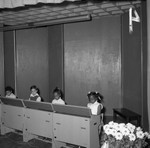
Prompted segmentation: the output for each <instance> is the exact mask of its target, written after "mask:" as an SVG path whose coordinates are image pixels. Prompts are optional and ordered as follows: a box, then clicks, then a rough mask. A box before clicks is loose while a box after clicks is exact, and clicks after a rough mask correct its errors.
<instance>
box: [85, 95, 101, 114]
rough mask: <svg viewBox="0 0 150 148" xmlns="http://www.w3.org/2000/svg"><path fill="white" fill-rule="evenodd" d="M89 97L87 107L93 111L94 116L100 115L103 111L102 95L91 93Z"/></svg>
mask: <svg viewBox="0 0 150 148" xmlns="http://www.w3.org/2000/svg"><path fill="white" fill-rule="evenodd" d="M87 96H88V99H89V103H88V104H87V107H88V108H90V109H91V113H92V114H93V115H99V114H100V113H101V110H102V109H103V105H102V104H101V100H102V98H103V97H102V95H101V94H100V93H98V92H89V93H88V94H87Z"/></svg>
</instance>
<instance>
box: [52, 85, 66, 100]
mask: <svg viewBox="0 0 150 148" xmlns="http://www.w3.org/2000/svg"><path fill="white" fill-rule="evenodd" d="M54 93H58V94H59V95H60V97H61V98H63V97H64V94H63V92H62V90H61V89H60V88H58V87H56V88H55V89H54V90H53V94H54Z"/></svg>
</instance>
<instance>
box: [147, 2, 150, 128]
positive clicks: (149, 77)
mask: <svg viewBox="0 0 150 148" xmlns="http://www.w3.org/2000/svg"><path fill="white" fill-rule="evenodd" d="M147 45H148V47H147V50H148V51H147V52H148V54H147V56H148V57H147V58H148V63H147V68H148V70H147V95H148V103H147V104H148V114H149V116H148V117H149V130H150V91H149V90H150V1H149V0H147Z"/></svg>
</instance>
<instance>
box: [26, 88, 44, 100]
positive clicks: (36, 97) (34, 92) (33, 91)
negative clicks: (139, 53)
mask: <svg viewBox="0 0 150 148" xmlns="http://www.w3.org/2000/svg"><path fill="white" fill-rule="evenodd" d="M30 91H31V94H30V98H29V100H31V101H38V102H41V97H40V96H39V89H38V88H37V87H36V86H35V85H33V86H31V87H30Z"/></svg>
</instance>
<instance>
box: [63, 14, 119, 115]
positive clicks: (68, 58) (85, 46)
mask: <svg viewBox="0 0 150 148" xmlns="http://www.w3.org/2000/svg"><path fill="white" fill-rule="evenodd" d="M120 26H121V23H120V17H119V16H115V17H103V18H101V19H98V20H93V21H91V22H83V23H74V24H67V25H65V28H64V44H65V45H64V50H65V52H64V54H65V56H64V60H65V64H64V65H65V67H64V70H65V93H66V102H67V103H68V104H73V105H83V106H86V104H87V103H88V98H87V93H88V91H99V92H100V93H101V94H102V95H103V96H104V102H103V104H104V106H105V107H106V114H107V115H111V114H112V108H115V107H121V106H122V104H121V103H122V101H121V28H120Z"/></svg>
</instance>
